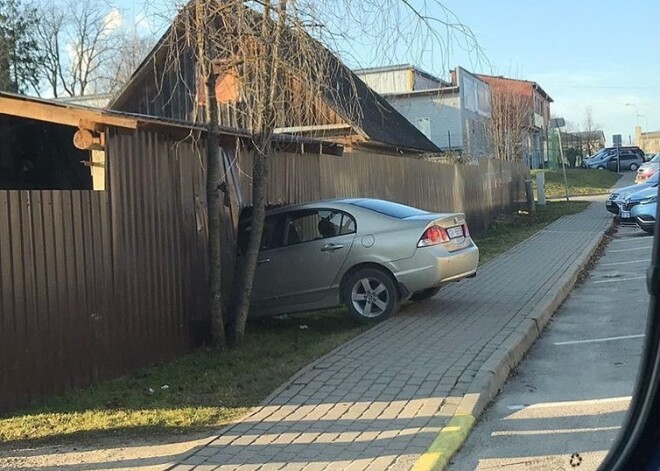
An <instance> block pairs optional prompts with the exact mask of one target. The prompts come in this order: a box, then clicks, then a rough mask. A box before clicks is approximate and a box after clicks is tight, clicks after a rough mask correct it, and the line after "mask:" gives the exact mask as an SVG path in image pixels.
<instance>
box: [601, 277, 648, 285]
mask: <svg viewBox="0 0 660 471" xmlns="http://www.w3.org/2000/svg"><path fill="white" fill-rule="evenodd" d="M645 279H646V277H645V276H633V277H632V278H612V279H611V280H598V281H592V283H593V284H596V283H615V282H617V281H634V280H645Z"/></svg>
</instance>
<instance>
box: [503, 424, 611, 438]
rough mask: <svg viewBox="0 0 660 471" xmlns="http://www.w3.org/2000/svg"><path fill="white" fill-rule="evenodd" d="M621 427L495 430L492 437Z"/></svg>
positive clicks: (591, 431)
mask: <svg viewBox="0 0 660 471" xmlns="http://www.w3.org/2000/svg"><path fill="white" fill-rule="evenodd" d="M619 429H621V426H620V425H614V426H611V427H590V428H566V429H555V430H503V431H500V432H493V433H491V434H490V436H491V437H507V436H509V437H513V436H520V435H546V434H551V433H593V432H609V431H612V430H619Z"/></svg>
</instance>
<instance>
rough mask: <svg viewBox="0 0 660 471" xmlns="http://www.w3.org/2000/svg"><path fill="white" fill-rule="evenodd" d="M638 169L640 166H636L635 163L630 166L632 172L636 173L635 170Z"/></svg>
mask: <svg viewBox="0 0 660 471" xmlns="http://www.w3.org/2000/svg"><path fill="white" fill-rule="evenodd" d="M638 168H639V165H637V164H635V163H632V164H630V170H632V171H633V172H634V171H635V170H637V169H638Z"/></svg>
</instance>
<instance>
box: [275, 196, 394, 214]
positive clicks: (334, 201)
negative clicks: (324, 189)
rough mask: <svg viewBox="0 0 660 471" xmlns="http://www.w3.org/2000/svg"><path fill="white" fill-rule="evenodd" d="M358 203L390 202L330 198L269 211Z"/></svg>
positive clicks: (375, 199) (373, 199) (280, 211)
mask: <svg viewBox="0 0 660 471" xmlns="http://www.w3.org/2000/svg"><path fill="white" fill-rule="evenodd" d="M358 201H388V200H383V199H380V198H329V199H323V200H314V201H308V202H305V203H295V204H283V205H281V206H277V207H274V208H272V209H267V210H266V212H267V213H268V214H278V213H282V212H287V211H295V210H298V209H308V208H309V209H312V208H323V207H327V206H328V205H351V206H355V205H354V203H356V202H358Z"/></svg>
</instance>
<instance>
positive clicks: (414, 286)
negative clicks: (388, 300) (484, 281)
mask: <svg viewBox="0 0 660 471" xmlns="http://www.w3.org/2000/svg"><path fill="white" fill-rule="evenodd" d="M478 266H479V248H478V247H477V246H476V245H474V243H473V242H472V241H471V240H470V243H469V245H468V246H467V247H465V248H462V249H460V250H457V251H454V252H449V251H447V250H446V249H445V248H444V247H443V246H442V245H437V246H433V247H422V248H419V249H417V250H416V251H415V254H414V255H413V256H412V257H410V258H407V259H405V260H398V261H396V262H391V263H389V264H388V268H389V269H390V270H391V271H392V273H393V274H394V276H395V277H396V279H397V281H398V282H399V283H400V284H401V285H403V286H404V287H405V289H406V291H408V292H409V293H414V292H416V291H421V290H424V289H428V288H433V287H438V286H442V285H443V284H445V283H449V282H451V281H458V280H460V279H462V278H467V277H471V276H474V275H475V274H476V272H477V267H478Z"/></svg>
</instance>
